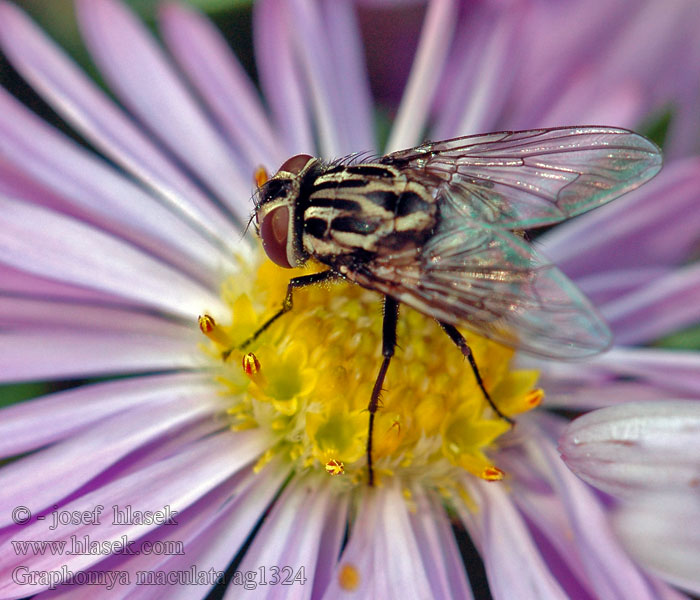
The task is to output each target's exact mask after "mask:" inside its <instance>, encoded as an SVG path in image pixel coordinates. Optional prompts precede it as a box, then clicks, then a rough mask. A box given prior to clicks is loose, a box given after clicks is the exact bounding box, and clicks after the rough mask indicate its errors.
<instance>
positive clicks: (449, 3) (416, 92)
mask: <svg viewBox="0 0 700 600" xmlns="http://www.w3.org/2000/svg"><path fill="white" fill-rule="evenodd" d="M456 17H457V3H456V2H454V1H453V0H444V1H443V2H431V3H430V4H429V5H428V12H427V14H426V17H425V22H424V24H423V31H422V32H421V38H420V42H419V43H418V49H417V51H416V57H415V59H414V61H413V67H412V68H411V74H410V76H409V79H408V83H407V84H406V90H405V92H404V94H403V98H402V100H401V105H400V106H399V112H398V114H397V115H396V119H395V120H394V126H393V127H392V130H391V135H390V136H389V141H388V142H387V146H386V152H393V151H394V150H400V149H402V148H410V147H411V146H415V145H416V144H417V143H418V141H419V137H420V135H421V133H422V131H423V128H424V127H425V122H426V120H427V118H428V113H429V108H430V104H431V102H432V99H433V94H434V93H435V90H436V88H437V85H438V82H439V80H440V75H441V73H442V70H443V67H444V63H445V60H446V58H447V52H448V49H449V46H450V42H451V41H452V35H453V33H454V28H455V23H456V21H457V19H456Z"/></svg>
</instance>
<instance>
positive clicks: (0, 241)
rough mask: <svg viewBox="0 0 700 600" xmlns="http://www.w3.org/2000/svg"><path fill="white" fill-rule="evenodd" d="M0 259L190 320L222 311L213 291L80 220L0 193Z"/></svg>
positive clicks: (34, 271) (31, 270) (45, 275)
mask: <svg viewBox="0 0 700 600" xmlns="http://www.w3.org/2000/svg"><path fill="white" fill-rule="evenodd" d="M0 261H2V262H5V263H7V264H9V265H11V266H14V267H17V268H21V269H24V270H27V271H29V272H31V273H35V274H37V275H41V276H44V277H49V278H52V279H60V280H62V281H65V282H68V283H73V284H76V285H81V286H85V287H89V288H94V289H98V290H101V291H105V292H110V293H112V294H115V295H116V296H120V297H124V298H128V299H132V300H135V301H137V302H139V303H142V304H143V305H145V306H151V307H154V308H156V309H159V310H162V311H167V312H170V313H171V314H174V315H180V316H182V317H184V318H185V319H194V318H196V315H198V314H200V313H201V311H202V310H203V309H207V310H214V312H215V313H220V314H223V312H224V311H223V307H222V305H221V301H220V300H219V298H218V297H217V296H216V295H215V294H214V293H213V291H210V290H207V289H205V288H203V287H201V286H200V285H197V284H196V283H194V282H193V281H192V280H190V279H188V278H187V277H185V276H184V275H182V274H181V273H179V272H177V271H175V270H173V269H172V268H170V267H168V266H166V265H165V264H163V263H160V262H159V261H157V260H155V259H153V258H152V257H149V256H147V255H145V254H143V253H142V252H140V251H138V250H137V249H135V248H133V247H132V246H130V245H127V244H126V243H125V242H122V241H121V240H118V239H116V238H114V237H112V236H110V235H107V234H105V233H102V232H100V231H98V230H97V229H94V228H92V227H90V226H88V225H86V224H84V223H80V222H79V221H76V220H74V219H70V218H68V217H65V216H62V215H59V214H57V213H53V212H51V211H48V210H46V209H43V208H40V207H37V206H31V205H29V204H25V203H22V202H18V201H16V200H10V199H6V198H1V197H0Z"/></svg>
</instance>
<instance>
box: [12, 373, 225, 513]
mask: <svg viewBox="0 0 700 600" xmlns="http://www.w3.org/2000/svg"><path fill="white" fill-rule="evenodd" d="M219 407H220V398H218V396H217V393H216V391H215V390H214V389H212V387H211V386H210V385H206V384H203V385H202V386H200V388H199V389H196V388H190V389H187V390H185V389H183V390H181V391H178V393H177V394H176V395H171V396H169V397H167V398H165V399H163V400H161V401H160V402H155V401H153V400H152V401H151V402H149V403H147V404H142V405H140V406H137V407H133V408H131V409H129V410H127V411H125V412H123V413H120V414H117V415H115V416H112V417H108V418H103V419H101V420H100V422H99V423H97V424H93V425H92V426H91V427H90V428H89V429H87V430H85V431H83V432H80V433H75V434H74V435H73V436H71V438H69V439H67V440H64V441H62V442H59V443H58V444H54V445H52V446H51V447H49V448H46V449H43V450H39V451H37V452H34V453H33V454H31V455H30V456H25V457H22V458H20V459H17V460H15V461H13V462H12V463H10V464H9V465H6V466H5V468H3V469H2V472H0V489H2V492H0V507H1V512H0V515H2V516H0V527H7V526H9V525H11V523H12V519H11V515H12V508H13V506H15V505H16V504H17V501H18V499H22V500H23V502H24V505H25V506H26V507H27V508H29V509H30V510H31V512H32V514H38V513H40V512H42V511H44V510H45V509H47V508H49V507H50V506H51V505H52V504H54V503H58V502H59V501H61V500H62V499H63V498H65V497H67V496H69V495H70V494H71V493H72V492H74V491H76V490H78V489H80V488H81V487H82V486H83V485H84V484H85V483H86V482H88V481H90V480H91V479H93V478H94V477H97V476H98V475H99V474H100V473H102V472H103V471H105V470H106V469H107V468H109V467H110V466H112V465H114V464H116V463H117V462H118V461H119V460H121V459H122V458H124V457H125V456H127V455H128V454H130V453H131V452H134V451H138V449H139V448H140V447H141V446H146V445H148V444H150V443H152V442H154V441H155V440H157V439H158V438H160V437H161V436H165V435H169V434H171V433H172V432H174V431H177V430H178V429H180V428H181V427H184V426H186V425H187V424H188V423H191V422H193V421H194V420H196V419H200V418H203V417H205V416H206V415H209V416H211V414H212V413H213V412H214V411H215V410H216V409H217V408H219ZM154 413H157V414H158V418H157V419H149V415H153V414H154ZM38 472H42V473H43V474H44V475H43V476H42V477H41V478H37V477H35V473H38Z"/></svg>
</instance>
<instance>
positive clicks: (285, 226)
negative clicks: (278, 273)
mask: <svg viewBox="0 0 700 600" xmlns="http://www.w3.org/2000/svg"><path fill="white" fill-rule="evenodd" d="M288 234H289V209H288V208H287V207H286V206H278V207H277V208H273V209H272V210H271V211H270V212H269V213H267V214H266V215H265V216H264V217H263V220H262V223H261V224H260V239H261V240H262V244H263V248H264V249H265V253H266V254H267V255H268V256H269V257H270V260H271V261H272V262H274V263H275V264H278V265H279V266H280V267H284V268H285V269H291V268H292V265H290V264H289V260H288V259H287V236H288Z"/></svg>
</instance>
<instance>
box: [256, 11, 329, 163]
mask: <svg viewBox="0 0 700 600" xmlns="http://www.w3.org/2000/svg"><path fill="white" fill-rule="evenodd" d="M287 17H288V15H287V8H286V2H284V1H283V0H261V1H260V2H256V3H255V5H254V6H253V39H254V42H255V56H256V59H257V66H258V73H259V75H260V85H261V86H262V89H263V91H264V92H265V98H266V99H267V101H268V102H269V103H270V108H271V109H272V112H273V114H274V116H275V121H276V125H277V129H279V130H280V131H281V133H282V140H283V142H284V145H285V148H286V150H287V152H286V154H289V155H291V154H298V153H302V152H305V153H307V154H312V155H313V154H316V150H315V144H314V141H313V131H312V126H311V118H310V115H309V113H308V110H307V106H306V102H307V99H306V91H305V89H304V85H303V84H302V77H301V73H300V69H299V68H298V65H297V64H296V63H295V60H294V53H293V49H292V40H291V37H292V36H291V32H290V31H289V28H288V26H287V24H286V23H287V22H288V18H287Z"/></svg>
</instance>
